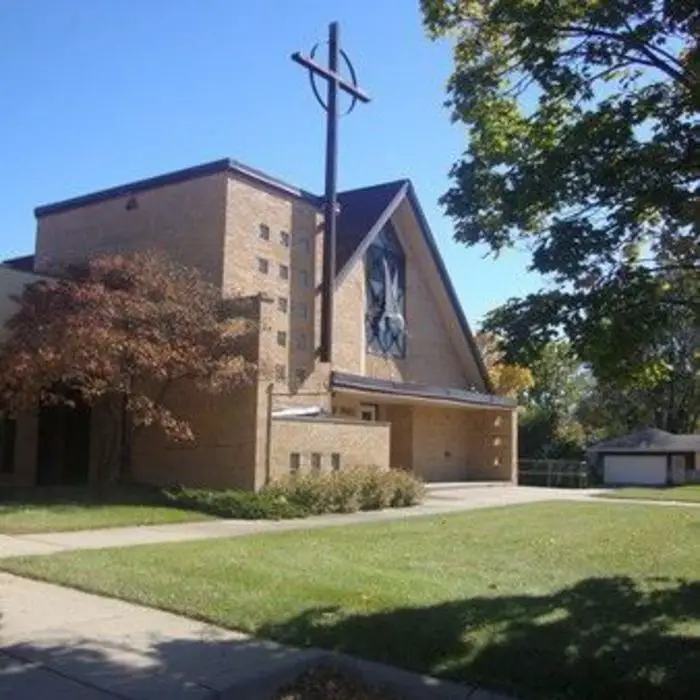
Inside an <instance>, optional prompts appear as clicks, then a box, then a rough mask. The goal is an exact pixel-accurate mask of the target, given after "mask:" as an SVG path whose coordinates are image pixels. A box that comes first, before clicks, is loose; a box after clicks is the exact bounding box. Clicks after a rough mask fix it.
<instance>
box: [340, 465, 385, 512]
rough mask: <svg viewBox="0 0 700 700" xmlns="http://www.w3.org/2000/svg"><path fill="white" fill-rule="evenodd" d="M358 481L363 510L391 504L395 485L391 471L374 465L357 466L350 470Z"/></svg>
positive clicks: (381, 507)
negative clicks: (392, 483) (385, 470)
mask: <svg viewBox="0 0 700 700" xmlns="http://www.w3.org/2000/svg"><path fill="white" fill-rule="evenodd" d="M348 474H351V475H352V476H353V477H354V478H355V479H356V480H357V482H358V484H359V489H360V508H361V509H362V510H382V509H383V508H388V507H389V506H390V505H391V497H392V493H393V487H392V485H391V481H392V473H391V471H388V472H383V471H379V470H378V469H373V468H372V467H356V468H355V469H352V470H349V471H348Z"/></svg>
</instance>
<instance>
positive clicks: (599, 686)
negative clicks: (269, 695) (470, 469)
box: [259, 577, 700, 699]
mask: <svg viewBox="0 0 700 700" xmlns="http://www.w3.org/2000/svg"><path fill="white" fill-rule="evenodd" d="M645 584H648V585H649V589H648V590H646V589H645V590H642V589H640V588H639V587H638V585H637V583H636V582H635V581H633V580H632V579H628V578H624V577H619V578H590V579H585V580H583V581H581V582H579V583H577V584H575V585H573V586H571V587H569V588H564V589H562V590H560V591H558V592H556V593H554V594H551V595H542V596H537V595H522V596H498V595H496V594H494V596H493V597H480V598H470V599H467V600H459V601H450V602H445V603H442V604H438V605H433V606H428V607H418V608H400V609H395V610H390V611H386V612H381V613H371V614H367V615H356V616H353V617H347V618H339V611H338V610H336V609H328V608H326V609H317V610H309V611H306V612H304V613H303V614H301V615H299V616H298V617H296V618H294V619H290V620H288V621H286V622H285V623H283V624H275V625H269V626H267V627H264V628H262V629H261V630H259V634H260V636H262V637H269V638H272V639H277V640H280V641H287V642H295V643H297V644H305V645H313V646H320V647H325V648H329V649H336V650H340V651H344V652H347V653H350V654H357V655H359V656H362V657H364V658H368V659H371V660H374V661H380V662H385V663H391V664H395V665H398V666H401V667H403V668H408V669H413V670H420V671H422V672H424V673H429V674H432V675H438V676H442V677H445V678H448V679H451V680H456V681H461V682H465V683H475V684H483V685H485V686H486V687H496V688H500V689H502V690H504V691H510V692H517V693H525V694H527V695H533V696H539V697H547V698H549V697H567V698H568V697H580V698H635V699H637V698H690V697H694V698H695V697H698V688H700V582H697V581H694V582H687V581H683V580H670V579H649V580H647V581H646V582H645ZM691 627H692V633H691V632H690V631H689V630H690V628H691Z"/></svg>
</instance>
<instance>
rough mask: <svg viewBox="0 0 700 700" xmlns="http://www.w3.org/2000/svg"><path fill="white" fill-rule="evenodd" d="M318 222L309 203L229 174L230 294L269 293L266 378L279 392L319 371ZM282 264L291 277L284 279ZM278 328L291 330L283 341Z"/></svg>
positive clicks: (226, 278) (226, 286)
mask: <svg viewBox="0 0 700 700" xmlns="http://www.w3.org/2000/svg"><path fill="white" fill-rule="evenodd" d="M318 221H319V217H318V212H317V210H316V209H315V208H314V207H313V206H312V205H311V204H309V203H308V202H305V201H303V200H300V199H299V198H297V197H294V196H292V195H289V196H285V195H281V194H280V193H279V192H275V191H272V190H270V189H268V188H266V187H264V186H263V185H257V184H254V183H251V182H249V181H243V180H241V179H239V178H238V177H236V176H234V175H230V176H229V179H228V185H227V201H226V236H225V245H224V274H223V288H224V292H225V293H229V292H231V291H238V292H239V293H242V294H244V295H249V294H256V293H259V292H262V293H264V294H266V295H267V296H268V297H269V299H270V305H269V308H268V309H267V311H266V312H265V326H264V330H265V332H266V333H267V338H266V339H265V341H264V342H263V347H262V349H261V361H262V363H263V365H264V366H265V367H267V368H268V370H269V373H268V376H267V377H266V379H268V380H272V381H274V382H275V384H276V388H277V389H278V390H282V389H283V388H284V389H287V390H288V389H290V388H296V387H298V386H300V382H299V381H298V380H297V371H298V370H302V371H303V372H304V374H305V375H307V376H308V375H311V374H313V371H314V347H315V345H316V338H315V329H314V319H315V315H316V308H315V307H316V292H315V285H314V281H315V279H316V276H317V274H318V270H317V266H316V257H315V249H316V239H317V228H318ZM261 225H264V226H267V227H268V229H269V240H263V239H262V238H261V237H260V226H261ZM282 232H284V233H287V234H289V237H290V245H289V247H285V246H284V245H282V242H281V233H282ZM260 259H262V260H265V261H267V264H268V272H267V274H265V273H263V272H261V271H260V270H259V267H258V264H259V260H260ZM281 266H284V267H286V269H287V271H288V279H283V278H282V276H281V274H280V268H281ZM280 299H284V300H286V303H287V311H286V312H284V311H282V310H280V307H279V303H280V302H279V300H280ZM304 307H305V309H306V314H305V315H303V313H302V308H304ZM278 332H281V333H284V334H285V338H284V344H283V345H282V344H280V343H279V342H278V337H277V334H278ZM280 340H282V339H280ZM278 365H279V366H283V367H284V368H285V376H286V379H285V380H284V381H278V380H277V379H276V377H275V367H276V366H278Z"/></svg>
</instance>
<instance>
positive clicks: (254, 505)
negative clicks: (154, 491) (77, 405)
mask: <svg viewBox="0 0 700 700" xmlns="http://www.w3.org/2000/svg"><path fill="white" fill-rule="evenodd" d="M423 494H424V488H423V484H422V483H421V482H420V481H418V479H416V478H415V477H414V476H412V475H411V474H409V473H408V472H404V471H401V470H395V469H392V470H390V471H379V470H378V469H376V468H374V467H355V468H352V469H344V470H342V471H337V472H330V473H326V474H295V475H290V476H286V477H284V478H282V479H279V480H278V481H276V482H274V483H272V484H270V485H268V486H266V487H265V488H264V489H262V490H261V491H258V493H253V492H252V491H237V490H214V489H188V488H184V487H180V486H178V487H174V488H170V489H165V490H164V491H163V496H164V498H165V499H166V501H167V502H168V503H170V504H172V505H175V506H178V507H179V508H190V509H191V510H197V511H200V512H202V513H209V514H210V515H215V516H217V517H219V518H234V519H240V520H281V519H286V518H304V517H307V516H308V515H321V514H323V513H354V512H355V511H358V510H380V509H382V508H389V507H391V508H402V507H405V506H412V505H415V504H417V503H420V502H421V500H422V498H423Z"/></svg>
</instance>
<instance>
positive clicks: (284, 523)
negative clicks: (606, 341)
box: [0, 484, 597, 557]
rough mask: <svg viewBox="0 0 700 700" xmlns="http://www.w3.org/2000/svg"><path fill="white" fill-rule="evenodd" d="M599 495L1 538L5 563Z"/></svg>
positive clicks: (515, 491)
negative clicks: (19, 558) (23, 558)
mask: <svg viewBox="0 0 700 700" xmlns="http://www.w3.org/2000/svg"><path fill="white" fill-rule="evenodd" d="M595 493H597V491H593V490H591V491H573V490H571V489H543V488H535V487H528V486H511V485H500V484H499V485H468V484H440V485H437V486H435V487H431V488H429V490H428V495H427V497H426V499H425V502H424V503H423V504H422V505H420V506H414V507H412V508H397V509H389V510H383V511H374V512H366V513H350V514H347V515H320V516H314V517H311V518H305V519H303V520H281V521H274V520H208V521H204V522H194V523H177V524H172V525H147V526H135V527H115V528H108V529H103V530H79V531H74V532H53V533H38V534H26V535H0V557H13V556H25V555H35V554H53V553H55V552H62V551H67V550H73V549H104V548H107V547H129V546H132V545H138V544H161V543H164V542H186V541H190V540H202V539H213V538H222V537H241V536H243V535H250V534H255V533H261V532H283V531H286V530H306V529H312V528H317V527H329V526H340V525H354V524H362V523H375V522H386V521H391V520H402V519H404V518H415V517H421V516H428V515H441V514H446V513H455V512H460V511H467V510H476V509H480V508H493V507H498V506H509V505H518V504H524V503H536V502H540V501H555V500H582V499H586V498H589V497H590V496H591V494H595Z"/></svg>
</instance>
